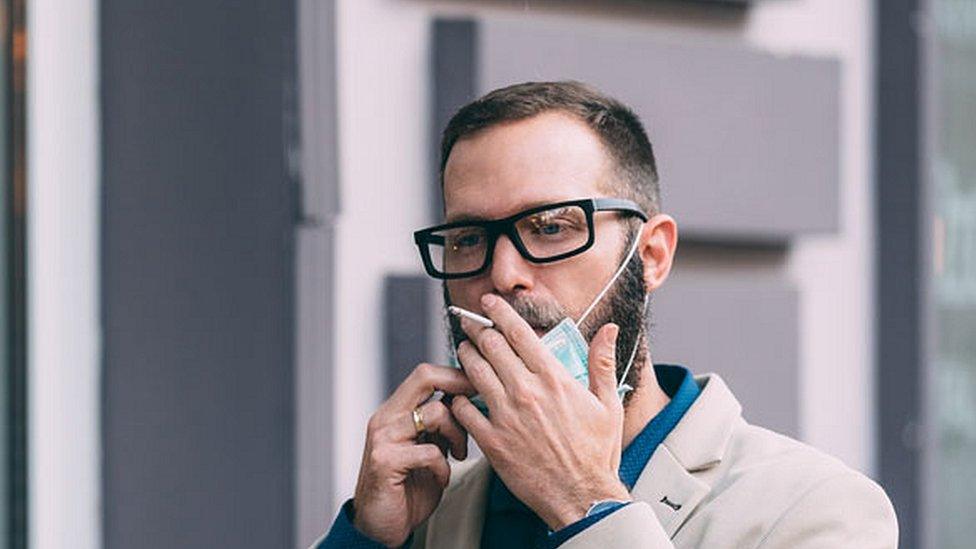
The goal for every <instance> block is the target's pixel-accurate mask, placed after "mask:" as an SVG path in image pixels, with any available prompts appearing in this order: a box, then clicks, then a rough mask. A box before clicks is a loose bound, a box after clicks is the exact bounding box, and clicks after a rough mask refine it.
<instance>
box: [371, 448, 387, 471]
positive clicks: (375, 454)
mask: <svg viewBox="0 0 976 549" xmlns="http://www.w3.org/2000/svg"><path fill="white" fill-rule="evenodd" d="M368 459H369V462H370V463H372V464H373V465H374V466H375V467H377V468H380V469H382V468H385V467H386V466H387V465H389V459H390V458H389V452H387V451H386V450H385V449H383V448H382V447H379V446H377V447H374V448H371V449H370V451H369V456H368Z"/></svg>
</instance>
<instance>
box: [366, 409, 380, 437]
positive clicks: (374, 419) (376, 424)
mask: <svg viewBox="0 0 976 549" xmlns="http://www.w3.org/2000/svg"><path fill="white" fill-rule="evenodd" d="M381 426H382V419H381V416H380V413H379V412H377V413H375V414H373V415H371V416H369V421H367V422H366V434H367V436H372V435H375V434H376V432H377V431H379V429H380V427H381Z"/></svg>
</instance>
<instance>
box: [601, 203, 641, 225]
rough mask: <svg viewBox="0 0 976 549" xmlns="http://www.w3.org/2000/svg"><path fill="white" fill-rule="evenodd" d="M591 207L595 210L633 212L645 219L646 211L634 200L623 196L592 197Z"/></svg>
mask: <svg viewBox="0 0 976 549" xmlns="http://www.w3.org/2000/svg"><path fill="white" fill-rule="evenodd" d="M593 209H594V210H596V211H608V210H609V211H625V212H633V213H635V214H637V215H638V216H640V218H641V219H643V220H644V221H647V213H645V212H644V210H643V209H641V207H640V206H639V205H637V203H636V202H634V201H633V200H627V199H625V198H594V199H593Z"/></svg>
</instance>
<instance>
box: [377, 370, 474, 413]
mask: <svg viewBox="0 0 976 549" xmlns="http://www.w3.org/2000/svg"><path fill="white" fill-rule="evenodd" d="M434 391H444V392H445V393H449V394H452V395H473V394H475V393H476V392H477V391H476V390H475V388H474V386H473V385H472V384H471V382H470V381H469V380H468V376H466V375H465V374H464V372H462V371H460V370H458V369H457V368H451V367H450V366H434V365H432V364H426V363H424V364H420V365H419V366H417V367H416V368H414V370H413V372H411V373H410V375H409V376H407V379H406V380H404V382H403V383H401V384H400V386H399V387H397V388H396V390H395V391H394V392H393V394H392V395H391V396H390V400H389V403H390V405H391V406H392V408H393V409H394V410H397V411H401V412H402V411H404V410H407V411H410V410H413V409H414V408H416V407H417V406H419V405H420V403H422V402H424V401H425V400H427V399H428V398H430V395H432V394H433V393H434Z"/></svg>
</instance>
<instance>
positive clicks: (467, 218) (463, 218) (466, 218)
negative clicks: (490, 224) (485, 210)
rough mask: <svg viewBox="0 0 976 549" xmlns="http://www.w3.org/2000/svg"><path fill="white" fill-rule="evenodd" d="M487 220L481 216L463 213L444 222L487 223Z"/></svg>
mask: <svg viewBox="0 0 976 549" xmlns="http://www.w3.org/2000/svg"><path fill="white" fill-rule="evenodd" d="M486 220H487V218H485V217H482V216H480V215H474V214H464V213H462V214H458V215H453V216H451V217H448V218H447V219H445V220H444V222H445V223H470V222H475V221H486Z"/></svg>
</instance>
